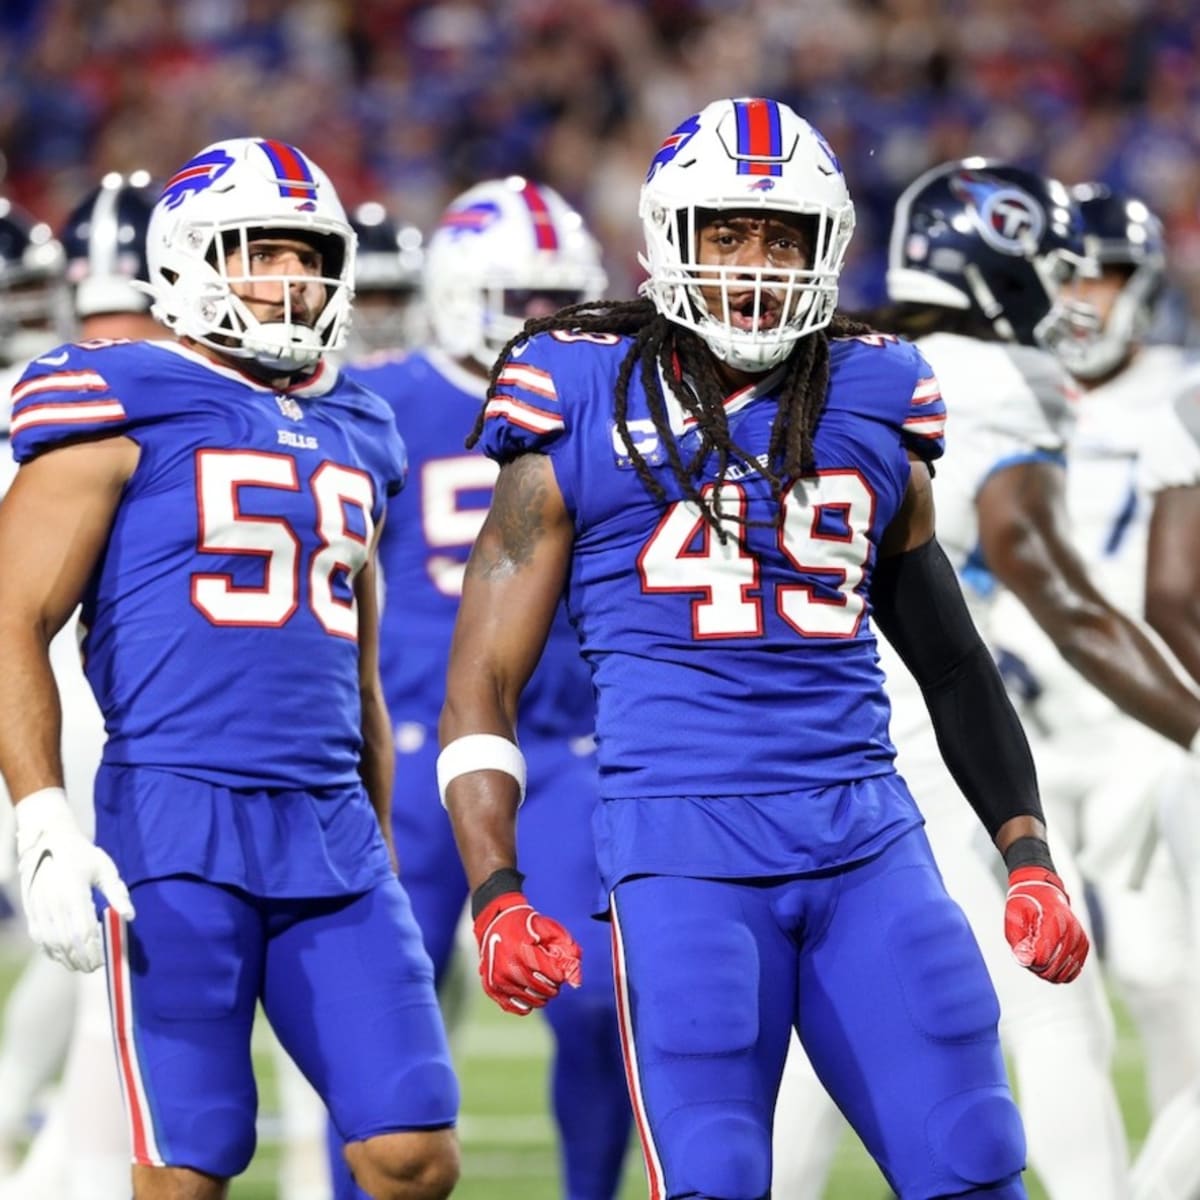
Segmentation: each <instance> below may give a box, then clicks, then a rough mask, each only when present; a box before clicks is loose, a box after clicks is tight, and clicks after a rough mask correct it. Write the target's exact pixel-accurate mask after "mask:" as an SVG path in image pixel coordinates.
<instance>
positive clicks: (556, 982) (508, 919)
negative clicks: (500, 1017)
mask: <svg viewBox="0 0 1200 1200" xmlns="http://www.w3.org/2000/svg"><path fill="white" fill-rule="evenodd" d="M475 940H476V941H477V942H478V943H479V977H480V979H482V980H483V990H484V991H485V992H487V994H488V995H489V996H491V998H492V999H493V1000H495V1002H496V1003H497V1004H498V1005H500V1007H501V1008H502V1009H504V1011H505V1012H510V1013H516V1014H517V1015H518V1016H521V1017H523V1016H525V1015H526V1013H528V1012H530V1011H532V1010H533V1009H535V1008H541V1007H542V1006H543V1005H544V1004H545V1003H546V1001H547V1000H552V999H553V998H554V997H555V996H557V995H558V989H559V986H560V985H561V984H563V983H569V984H570V985H571V986H572V987H578V986H579V982H580V978H581V976H580V950H579V946H578V945H577V944H576V942H575V939H574V938H573V937H572V936H571V935H570V934H569V933H568V932H567V931H566V930H565V929H564V928H563V927H562V926H561V925H560V924H559V923H558V922H557V921H552V920H551V919H550V918H549V917H543V916H542V914H541V913H539V912H538V911H537V910H536V909H534V907H533V905H531V904H530V903H529V901H528V900H526V899H525V894H524V893H523V892H504V893H502V894H501V895H499V896H497V897H496V898H495V899H494V900H492V901H491V903H489V904H488V905H487V907H486V908H484V909H483V910H482V911H481V912H480V914H479V916H477V917H476V918H475Z"/></svg>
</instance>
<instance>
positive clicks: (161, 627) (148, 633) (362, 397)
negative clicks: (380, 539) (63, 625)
mask: <svg viewBox="0 0 1200 1200" xmlns="http://www.w3.org/2000/svg"><path fill="white" fill-rule="evenodd" d="M80 436H123V437H127V438H130V439H132V440H133V441H134V442H136V443H137V444H138V446H139V448H140V458H139V462H138V466H137V468H136V470H135V471H134V473H133V476H132V477H131V478H130V480H129V482H128V484H127V485H126V488H125V492H124V494H123V496H122V499H121V502H120V505H119V507H118V509H117V512H116V517H115V520H114V523H113V527H112V532H111V536H110V538H109V541H108V544H107V547H106V549H105V551H104V553H103V555H102V557H101V559H100V562H99V563H98V565H97V568H96V571H95V573H94V575H93V578H92V579H91V581H90V583H89V585H88V588H87V592H86V595H85V597H84V601H83V617H82V619H83V623H84V625H85V626H86V627H87V634H86V638H85V640H84V645H83V649H84V654H85V658H86V671H87V676H88V679H89V681H90V682H91V685H92V688H93V690H94V691H95V693H96V698H97V700H98V701H99V704H100V707H101V709H102V711H103V713H104V718H105V724H106V727H107V731H108V742H107V744H106V746H105V750H104V760H105V762H106V763H108V764H111V765H129V766H139V767H155V768H161V769H163V770H166V771H172V772H175V773H178V774H183V775H188V776H192V777H194V778H198V779H203V780H209V781H211V782H213V783H216V784H221V785H223V786H226V787H233V788H241V787H252V788H290V789H315V788H322V787H332V786H338V785H346V784H353V783H356V782H357V781H358V765H359V753H360V749H361V742H362V736H361V728H360V726H361V710H360V701H359V679H358V645H357V636H358V633H357V619H358V618H357V607H356V605H355V602H354V595H353V578H354V576H355V574H356V573H357V572H358V570H359V569H360V568H361V566H362V565H363V564H364V563H365V561H366V559H367V555H368V546H369V543H370V541H371V539H372V536H373V531H374V529H375V527H376V525H377V523H378V521H379V520H380V517H381V515H382V513H383V511H384V506H385V504H386V502H387V499H388V497H389V496H390V495H391V494H392V493H394V492H396V491H397V490H398V489H399V488H400V487H401V486H402V484H403V482H404V475H405V469H406V468H405V456H404V447H403V443H402V442H401V441H400V438H399V436H398V435H397V433H396V430H395V426H394V424H393V422H392V418H391V413H390V412H389V410H388V408H387V406H386V405H385V404H384V403H383V402H382V401H381V400H380V399H379V398H378V397H377V396H374V395H372V394H371V393H370V392H368V391H367V390H366V389H364V388H363V387H361V386H360V385H359V384H357V383H355V382H354V381H352V380H348V379H346V378H345V377H344V376H340V375H339V374H338V372H337V371H336V369H334V368H332V367H331V366H328V365H323V366H322V367H321V368H320V369H319V370H318V371H317V373H316V374H315V375H314V376H312V377H311V378H309V379H308V380H307V381H305V382H304V383H303V384H301V385H299V386H296V387H293V388H291V389H288V390H286V391H276V390H273V389H272V388H270V387H268V386H266V385H264V384H262V383H259V382H257V381H256V380H254V379H251V378H250V377H249V376H247V375H245V374H243V373H241V372H239V371H237V370H235V369H233V368H232V367H226V366H221V365H217V364H215V363H213V362H211V361H210V360H209V359H207V358H205V357H204V356H202V355H200V354H198V353H196V352H195V351H192V350H189V349H187V348H186V347H184V346H181V345H178V344H175V343H169V342H141V343H129V342H114V343H88V344H85V345H71V346H63V347H60V348H59V350H57V351H56V352H54V353H52V354H48V355H44V356H43V357H42V358H40V359H37V360H36V361H35V362H33V363H32V364H31V365H30V366H29V368H28V369H27V370H26V372H25V374H24V376H23V377H22V379H21V381H20V382H19V383H18V384H17V386H16V387H15V388H14V390H13V416H12V439H13V448H14V452H15V454H16V457H17V459H18V461H20V462H27V461H28V460H30V459H31V458H33V457H35V456H36V455H38V454H40V453H42V452H44V451H47V450H50V449H52V448H53V447H55V446H58V445H60V444H62V443H64V442H66V441H69V440H71V439H74V438H78V437H80Z"/></svg>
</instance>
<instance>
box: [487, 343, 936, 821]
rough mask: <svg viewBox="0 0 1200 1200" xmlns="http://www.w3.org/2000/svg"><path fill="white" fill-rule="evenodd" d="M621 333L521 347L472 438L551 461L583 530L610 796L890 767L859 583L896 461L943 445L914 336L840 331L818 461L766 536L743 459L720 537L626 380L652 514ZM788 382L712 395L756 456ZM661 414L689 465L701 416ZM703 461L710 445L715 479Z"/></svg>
mask: <svg viewBox="0 0 1200 1200" xmlns="http://www.w3.org/2000/svg"><path fill="white" fill-rule="evenodd" d="M629 345H630V342H629V339H627V338H622V337H618V336H616V335H608V334H583V333H575V332H566V331H556V332H552V333H546V334H539V335H537V336H536V337H534V338H532V339H530V340H527V341H525V342H523V343H519V344H518V345H517V346H516V347H515V348H514V350H513V352H512V354H511V356H510V358H509V359H508V361H507V362H506V364H505V365H504V368H503V370H502V372H501V374H500V375H499V378H498V389H497V394H496V395H495V396H494V397H493V399H492V400H491V401H490V403H489V405H488V409H487V414H488V419H487V421H486V426H485V432H484V438H483V444H484V447H485V449H486V451H487V453H488V454H489V455H490V456H491V457H493V458H495V459H497V460H498V461H500V462H504V461H505V460H507V459H510V458H512V457H514V456H515V455H517V454H520V453H522V452H524V451H528V450H535V451H541V452H544V453H546V454H548V455H549V457H550V460H551V462H552V464H553V467H554V470H555V474H556V477H557V480H558V483H559V486H560V488H561V490H562V494H563V497H564V499H565V502H566V505H567V507H568V510H569V512H570V515H571V516H572V518H573V520H574V524H575V534H576V537H575V546H574V554H573V558H572V566H571V573H570V580H569V585H568V591H567V605H568V609H569V612H570V615H571V619H572V621H573V622H574V624H575V626H576V629H577V630H578V632H579V637H580V641H581V643H582V647H583V653H584V655H585V656H586V658H587V659H588V661H589V663H590V664H591V668H592V672H593V677H594V680H595V685H596V692H597V697H598V706H599V707H598V716H597V734H598V739H599V762H600V769H601V792H602V795H603V796H604V797H605V798H606V799H618V798H623V797H629V798H632V797H639V798H653V797H680V796H691V797H729V796H753V795H761V796H766V795H769V794H782V793H794V792H797V791H805V790H813V789H820V788H823V787H828V786H832V785H837V784H844V783H846V782H847V781H851V780H863V779H868V778H871V777H873V776H882V775H890V774H892V773H893V772H894V767H893V758H894V750H893V747H892V744H891V741H890V739H889V735H888V717H889V708H888V702H887V699H886V697H885V695H884V690H883V677H882V675H881V673H880V671H879V667H878V665H877V653H876V644H875V638H874V634H873V632H872V629H871V625H870V622H869V620H868V615H869V599H868V597H869V588H870V577H871V570H872V567H873V564H874V560H875V554H876V548H877V546H878V544H879V540H880V537H881V535H882V533H883V531H884V529H885V528H886V527H887V525H888V523H889V522H890V521H891V520H892V518H893V516H894V515H895V514H896V512H897V510H898V507H899V505H900V502H901V500H902V498H903V495H904V492H905V489H906V486H907V482H908V478H909V470H910V467H909V460H908V455H907V451H908V450H909V449H911V450H913V451H915V452H916V453H917V454H918V455H919V456H921V457H923V458H925V459H928V460H932V459H934V458H936V457H938V456H939V455H940V454H941V453H942V450H943V442H942V430H943V425H944V422H945V410H944V407H943V405H942V402H941V397H940V394H939V391H938V386H937V381H936V379H935V378H934V377H933V372H932V371H931V370H930V368H929V366H928V364H927V363H926V362H925V360H924V359H923V358H922V357H921V355H920V353H919V352H918V351H917V350H916V349H915V348H914V347H913V346H911V345H910V344H908V343H904V342H898V341H896V340H895V339H892V338H885V337H881V336H871V337H865V338H848V339H838V340H834V341H833V342H832V343H831V363H830V383H829V389H828V399H827V403H826V406H825V409H824V412H823V414H822V416H821V418H820V422H819V425H818V427H817V431H816V436H815V459H816V469H815V471H814V472H813V473H812V474H811V475H810V476H807V477H805V478H803V479H801V480H799V481H797V482H795V483H793V484H792V485H791V486H790V487H789V488H787V490H786V492H785V494H784V499H783V509H784V519H783V523H782V527H776V524H775V522H774V517H775V514H776V512H777V507H776V503H775V502H774V501H773V500H772V498H771V496H770V491H769V487H768V485H767V483H766V481H765V480H764V479H763V477H762V475H761V474H760V473H759V471H758V470H757V469H756V467H755V465H754V464H752V463H751V464H742V463H734V464H733V465H732V466H731V468H730V470H729V471H728V472H727V476H726V484H725V489H724V491H723V493H722V496H723V505H724V509H725V511H726V512H727V513H729V514H732V515H733V516H736V517H739V518H743V519H744V520H746V521H747V522H749V524H747V525H745V526H737V525H735V524H732V523H731V524H730V525H729V529H730V530H731V531H732V532H736V531H737V530H738V529H739V528H741V529H744V538H743V539H741V540H739V539H738V538H737V537H731V538H730V539H729V540H728V541H727V543H725V544H722V542H721V541H720V539H719V538H718V537H717V536H716V535H715V534H714V532H713V531H712V529H711V528H710V526H709V525H708V524H706V523H705V521H704V520H703V519H702V518H701V516H700V515H699V513H698V511H697V510H696V509H695V507H694V506H692V505H690V504H688V503H686V502H684V501H683V500H682V499H681V498H680V497H681V493H680V489H679V487H678V484H677V482H676V480H675V478H674V476H673V474H672V472H671V470H670V467H669V465H668V447H667V446H665V445H664V444H663V439H662V438H661V437H660V435H659V434H658V432H657V431H656V430H655V427H654V424H653V421H652V419H651V417H650V413H649V411H648V407H647V400H646V396H645V392H644V389H643V388H642V385H641V382H640V378H639V375H638V372H636V371H635V372H634V379H633V382H632V383H631V386H630V395H629V406H628V409H629V411H628V425H629V429H630V432H631V436H632V438H633V439H634V442H635V445H636V446H637V448H638V449H639V450H640V452H641V454H642V456H643V457H644V458H645V459H646V460H647V462H648V463H649V464H650V465H651V468H652V470H653V471H654V473H655V476H656V478H657V479H658V481H659V483H660V484H661V486H662V488H663V489H664V492H665V494H666V498H667V502H666V503H665V505H664V504H662V503H660V502H659V501H657V500H656V499H655V498H654V497H652V496H651V495H650V493H649V492H648V490H647V489H646V487H645V486H644V485H643V483H642V481H641V480H640V479H639V478H638V476H637V474H636V472H635V471H634V469H633V465H632V463H631V461H630V456H629V454H628V452H627V449H626V447H625V443H624V442H623V440H622V438H621V436H620V434H619V433H618V431H617V427H616V422H615V420H614V415H613V411H614V403H613V396H614V392H615V383H616V377H617V372H618V369H619V368H620V365H621V362H622V360H623V359H624V358H625V355H626V353H627V351H628V348H629ZM782 375H783V372H782V369H780V370H776V371H775V372H772V373H771V374H769V375H765V376H763V377H762V378H761V379H760V380H759V381H757V382H756V383H755V384H754V385H752V386H749V387H746V388H744V389H742V390H741V391H738V392H736V393H735V394H733V395H731V396H729V397H728V398H727V400H726V402H725V403H726V412H727V415H728V420H729V425H730V429H731V432H732V434H733V437H734V438H735V440H736V441H737V442H738V443H739V445H741V446H742V447H744V448H746V449H747V450H748V451H749V452H750V454H751V455H754V456H757V457H758V459H759V461H760V462H761V461H765V456H766V454H767V451H768V446H769V439H770V429H771V423H772V421H773V419H774V416H775V413H776V410H777V400H778V390H777V389H778V387H779V385H780V382H781V379H782ZM668 407H669V408H670V409H671V425H672V436H673V438H674V440H675V441H676V443H677V444H678V446H679V449H680V453H681V454H682V457H683V459H684V461H687V460H688V459H689V457H690V456H691V455H692V454H693V453H694V451H695V449H696V443H695V439H696V437H697V434H696V433H695V431H694V429H693V427H692V426H693V422H692V421H691V418H689V417H687V416H686V414H685V413H684V411H683V410H682V408H679V407H678V406H677V405H675V404H674V402H673V401H669V404H668ZM715 467H716V461H715V456H710V458H709V460H708V462H707V464H706V466H705V468H704V471H705V473H706V475H708V477H709V478H713V477H714V476H715ZM706 486H708V487H711V486H713V485H712V484H708V485H706ZM889 803H890V801H889ZM664 836H666V835H665V834H664Z"/></svg>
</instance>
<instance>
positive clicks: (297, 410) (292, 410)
mask: <svg viewBox="0 0 1200 1200" xmlns="http://www.w3.org/2000/svg"><path fill="white" fill-rule="evenodd" d="M275 403H276V404H278V405H279V411H280V412H281V413H282V414H283V415H284V416H285V417H287V419H288V420H289V421H301V420H303V419H304V409H302V408H301V407H300V405H299V404H297V403H296V401H295V400H293V399H292V398H291V396H276V397H275Z"/></svg>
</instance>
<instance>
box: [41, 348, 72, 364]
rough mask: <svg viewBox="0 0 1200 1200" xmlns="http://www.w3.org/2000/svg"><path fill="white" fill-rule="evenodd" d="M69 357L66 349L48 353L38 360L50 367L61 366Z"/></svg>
mask: <svg viewBox="0 0 1200 1200" xmlns="http://www.w3.org/2000/svg"><path fill="white" fill-rule="evenodd" d="M69 357H70V355H69V354H68V352H67V351H66V350H64V351H63V352H62V353H61V354H55V355H47V356H46V357H45V358H39V359H38V360H37V361H38V362H40V363H45V364H46V366H48V367H61V366H62V365H63V363H65V362H66V361H67V359H68V358H69Z"/></svg>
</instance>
